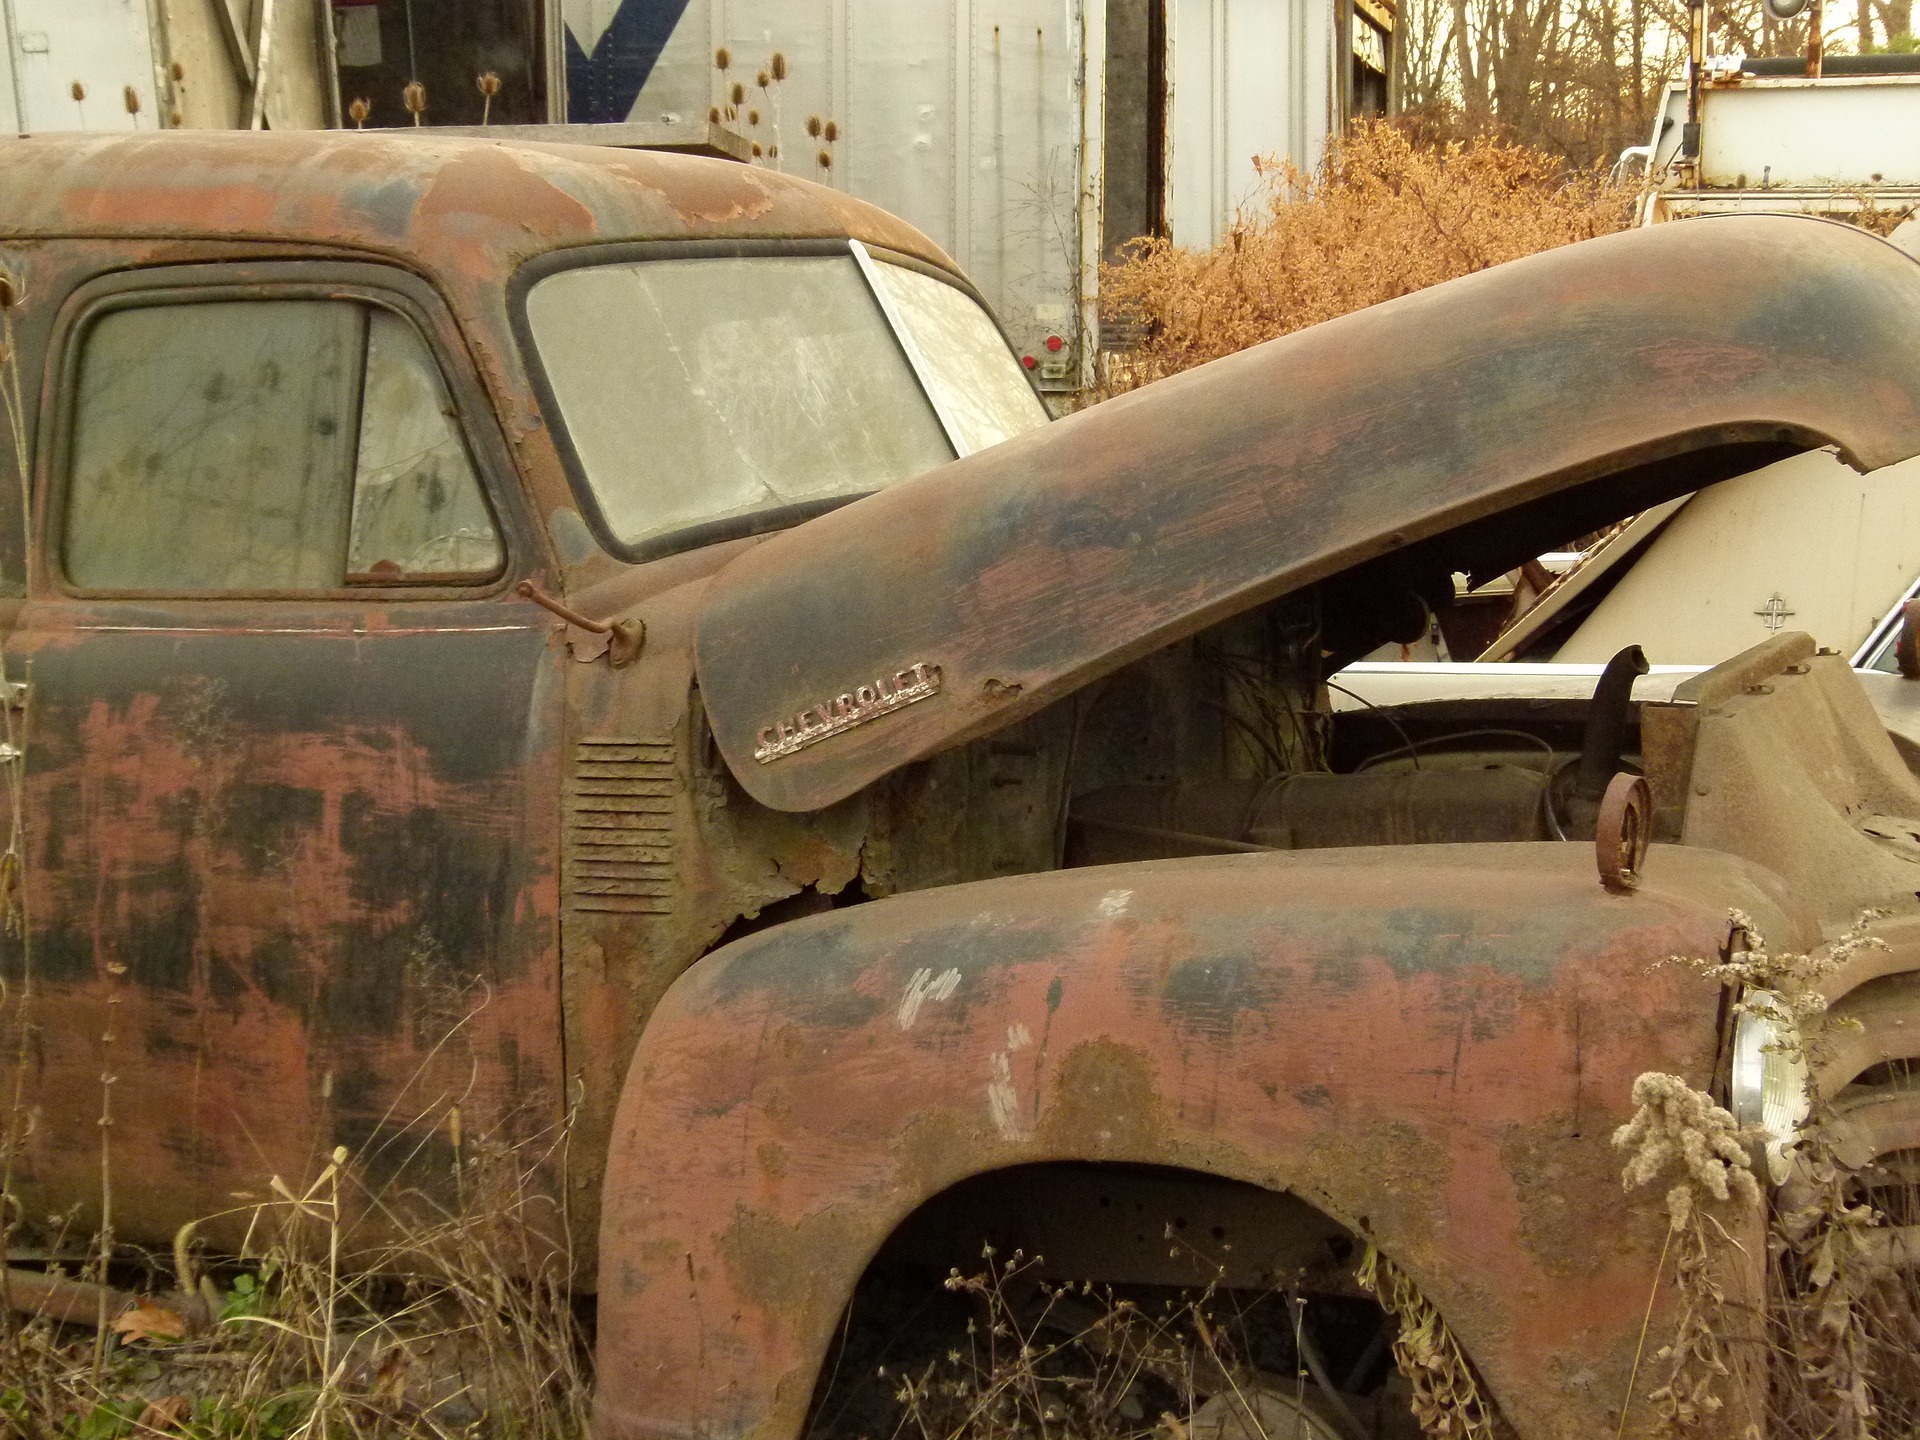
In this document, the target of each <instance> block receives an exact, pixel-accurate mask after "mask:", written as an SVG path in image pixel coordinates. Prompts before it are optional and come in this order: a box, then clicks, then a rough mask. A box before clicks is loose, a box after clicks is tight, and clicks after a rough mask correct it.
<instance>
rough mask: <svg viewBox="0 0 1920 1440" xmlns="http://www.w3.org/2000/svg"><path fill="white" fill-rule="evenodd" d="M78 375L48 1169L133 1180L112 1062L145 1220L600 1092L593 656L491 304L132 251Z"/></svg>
mask: <svg viewBox="0 0 1920 1440" xmlns="http://www.w3.org/2000/svg"><path fill="white" fill-rule="evenodd" d="M49 372H50V376H51V384H50V386H49V388H48V390H47V394H48V395H49V397H50V400H49V402H48V406H47V408H46V409H45V411H44V412H43V417H42V424H41V427H40V444H39V456H38V461H37V474H38V483H37V487H36V488H37V490H38V492H39V504H38V507H37V514H36V520H35V526H36V531H37V542H38V543H37V553H36V555H35V560H34V565H33V570H32V576H31V580H30V586H29V595H28V599H27V603H26V604H25V606H24V608H23V611H22V614H21V619H20V626H19V630H18V632H17V633H16V636H15V637H14V640H13V642H12V643H13V645H14V648H15V652H16V660H15V664H16V666H17V665H18V664H19V659H18V658H17V657H18V656H20V655H21V654H23V653H24V655H25V656H26V657H27V659H28V663H29V665H30V670H29V672H28V673H29V674H30V699H29V702H28V704H29V714H28V725H29V727H30V740H29V744H28V750H27V763H28V785H29V795H30V815H29V821H30V825H31V827H32V835H31V840H30V859H29V885H28V903H29V907H30V912H31V913H30V933H31V934H32V936H33V956H32V963H33V965H34V967H35V970H36V972H37V980H36V984H37V988H38V996H37V998H36V1001H35V1003H36V1005H37V1006H38V1018H37V1021H36V1023H37V1024H38V1026H39V1031H38V1045H39V1053H38V1056H37V1069H36V1070H35V1072H34V1074H33V1076H32V1078H31V1088H32V1090H33V1093H34V1096H35V1104H36V1105H37V1107H38V1115H37V1119H36V1123H35V1126H34V1129H33V1136H32V1139H31V1142H30V1146H29V1151H28V1155H27V1170H28V1173H29V1179H30V1181H31V1182H33V1183H34V1184H35V1185H36V1186H37V1188H38V1190H39V1192H40V1198H41V1199H43V1200H44V1201H46V1202H47V1203H48V1204H49V1205H52V1206H56V1207H57V1206H62V1205H65V1204H69V1203H73V1202H76V1201H79V1202H86V1203H88V1204H90V1203H91V1200H92V1198H93V1197H97V1195H98V1190H99V1181H98V1173H99V1164H100V1148H99V1147H100V1140H99V1136H100V1133H101V1130H100V1127H99V1126H98V1125H97V1124H96V1123H95V1122H96V1118H97V1117H98V1116H99V1115H100V1113H101V1110H102V1104H103V1088H104V1089H110V1090H111V1098H110V1104H111V1109H112V1114H113V1118H114V1124H113V1126H112V1127H111V1132H110V1134H111V1144H112V1149H113V1156H112V1162H113V1165H114V1167H115V1170H116V1173H117V1174H118V1175H120V1176H122V1177H123V1183H121V1184H119V1185H117V1186H116V1190H115V1205H114V1209H115V1221H116V1229H117V1231H118V1233H119V1234H120V1236H121V1237H122V1238H123V1239H128V1240H132V1239H147V1240H153V1239H159V1238H164V1237H165V1235H166V1234H168V1233H169V1232H171V1230H172V1229H173V1228H174V1227H176V1226H177V1225H179V1224H180V1223H182V1222H183V1221H184V1220H185V1219H188V1218H192V1217H194V1216H199V1215H206V1214H210V1213H212V1212H215V1211H229V1210H231V1209H232V1208H233V1207H234V1206H235V1205H236V1203H237V1202H236V1201H235V1199H234V1198H232V1197H233V1196H234V1195H235V1194H236V1193H241V1194H249V1195H261V1196H263V1197H264V1194H265V1188H266V1182H267V1180H268V1178H269V1177H270V1176H272V1175H275V1174H279V1175H281V1176H283V1177H285V1178H286V1179H287V1180H288V1181H289V1183H292V1182H293V1181H294V1180H295V1179H296V1177H298V1176H299V1175H301V1174H302V1173H304V1172H308V1171H310V1170H311V1169H312V1168H315V1167H316V1164H317V1163H324V1159H323V1158H322V1157H324V1156H325V1154H326V1153H327V1152H328V1151H329V1150H331V1149H332V1148H333V1147H334V1146H335V1145H345V1146H347V1147H348V1149H349V1150H350V1152H351V1153H352V1156H353V1160H352V1165H353V1167H354V1173H355V1175H356V1177H357V1179H358V1180H359V1181H360V1182H361V1183H363V1184H364V1185H365V1187H366V1191H365V1192H364V1197H363V1198H366V1197H377V1196H381V1195H382V1194H383V1193H384V1194H386V1195H388V1196H391V1195H393V1194H397V1193H398V1192H397V1191H396V1190H395V1189H394V1187H396V1186H402V1187H425V1188H426V1189H428V1190H429V1191H441V1192H444V1193H447V1194H451V1193H453V1192H455V1191H456V1190H457V1189H458V1188H459V1187H458V1186H457V1185H456V1184H455V1174H456V1170H457V1169H458V1168H459V1167H461V1166H462V1165H470V1164H471V1162H472V1156H473V1153H474V1151H475V1148H476V1146H478V1145H482V1144H486V1143H488V1142H490V1141H506V1142H513V1141H518V1140H520V1139H524V1138H525V1137H527V1136H529V1135H533V1134H537V1133H540V1132H543V1131H546V1130H548V1129H549V1128H550V1127H552V1126H553V1125H555V1124H556V1123H557V1121H558V1120H559V1118H560V1114H561V1110H562V1104H563V1094H562V1084H561V1066H560V1057H559V1035H560V1030H559V1009H558V988H557V981H558V976H557V973H556V967H557V945H556V927H555V920H554V901H553V898H552V897H553V875H554V854H555V837H554V832H555V828H556V824H557V804H556V801H555V799H554V795H555V793H556V787H557V769H556V763H557V753H558V751H557V735H558V713H557V712H558V703H559V702H558V694H557V684H556V669H557V667H556V666H554V665H553V664H552V663H550V661H549V660H548V658H547V655H546V644H547V641H546V635H547V631H548V626H547V624H546V623H545V616H544V614H543V613H542V612H540V611H538V610H537V609H535V608H534V607H533V606H531V605H529V604H527V603H526V602H524V601H520V600H518V599H516V598H514V597H513V596H512V586H513V584H514V583H515V581H516V580H517V579H518V578H519V577H521V576H522V575H525V574H527V573H529V570H530V567H534V566H537V564H538V561H537V560H536V557H535V548H534V547H535V542H534V541H533V539H532V538H531V537H532V534H533V532H532V530H531V527H530V526H529V525H528V523H527V519H526V516H525V515H524V513H523V509H522V504H521V500H520V497H519V493H518V487H517V483H516V482H515V480H514V471H513V469H512V466H511V464H510V462H509V460H508V458H507V451H506V449H505V446H504V445H503V443H502V440H501V437H500V435H499V433H498V431H497V429H496V427H495V425H494V422H493V418H492V415H491V411H490V409H489V407H488V406H487V404H486V402H485V399H484V392H483V391H482V389H481V388H480V386H479V385H478V383H477V381H476V379H475V377H474V375H473V374H472V373H471V371H470V370H469V368H468V365H467V361H466V358H465V351H464V348H463V346H462V344H461V342H460V337H459V332H458V331H457V329H456V328H455V327H454V325H453V324H452V322H451V319H450V317H448V315H447V314H446V313H445V311H444V310H443V308H442V307H441V305H440V303H439V301H438V300H437V298H436V297H435V295H434V293H433V292H432V291H431V289H430V288H429V287H427V286H425V285H423V284H421V283H419V282H417V281H415V280H413V279H412V278H411V277H407V276H404V275H401V274H399V273H398V272H394V271H390V270H388V269H386V268H384V267H377V266H360V265H341V264H327V265H322V264H309V263H304V262H303V263H259V264H246V265H241V264H233V263H228V264H221V265H197V266H180V267H171V268H160V269H145V270H132V271H127V272H124V273H122V274H119V275H116V276H111V277H107V278H104V279H101V280H99V281H97V282H94V283H92V284H90V285H87V286H83V287H82V288H81V289H79V290H78V291H76V292H75V293H74V294H73V296H72V297H71V298H70V299H69V300H68V301H67V302H66V303H65V304H64V305H63V306H62V308H61V311H60V315H59V318H58V320H57V322H56V325H55V328H54V336H53V339H52V342H51V345H50V363H49ZM108 1035H110V1036H111V1037H112V1038H111V1039H110V1040H104V1039H103V1037H104V1036H108ZM103 1074H111V1075H115V1076H117V1079H116V1080H115V1081H114V1082H113V1083H112V1085H111V1086H110V1087H103V1085H102V1082H101V1079H100V1077H101V1076H102V1075H103ZM39 1213H46V1212H45V1211H44V1210H43V1211H40V1212H39ZM86 1213H88V1211H87V1210H86V1209H83V1211H82V1214H83V1216H84V1215H85V1214H86ZM245 1218H246V1217H245V1215H244V1214H242V1215H240V1216H239V1217H237V1219H236V1220H235V1222H234V1225H235V1226H236V1227H237V1226H239V1225H243V1224H244V1221H245Z"/></svg>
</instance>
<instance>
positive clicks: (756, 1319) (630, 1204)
mask: <svg viewBox="0 0 1920 1440" xmlns="http://www.w3.org/2000/svg"><path fill="white" fill-rule="evenodd" d="M1645 873H1646V876H1647V878H1646V880H1645V881H1644V883H1643V885H1642V887H1641V888H1640V889H1639V890H1638V891H1636V892H1634V893H1632V894H1628V895H1615V894H1610V893H1608V892H1607V891H1605V890H1603V889H1602V888H1601V886H1600V884H1599V883H1598V881H1597V878H1596V875H1595V870H1594V864H1593V857H1592V851H1591V850H1590V849H1589V848H1588V847H1585V846H1579V845H1544V844H1543V845H1502V846H1447V847H1401V848H1394V849H1377V850H1342V851H1321V852H1311V853H1296V854H1274V855H1236V856H1229V857H1219V858H1207V859H1198V860H1179V861H1162V862H1153V863H1148V864H1139V865H1126V866H1107V867H1099V868H1092V869H1084V870H1073V871H1062V872H1057V873H1051V874H1042V875H1031V876H1022V877H1017V878H1012V879H1005V880H994V881H989V882H984V883H981V884H975V885H966V886H958V887H953V888H950V889H941V890H931V891H924V892H919V893H916V894H912V895H907V896H903V897H899V898H896V899H891V900H883V901H878V902H875V903H872V904H868V905H862V906H858V907H854V908H849V909H847V910H843V911H839V912H835V913H833V914H829V915H825V916H820V917H817V918H815V919H811V920H807V921H802V922H799V923H796V924H792V925H787V926H783V927H780V928H778V929H775V930H770V931H767V932H765V933H763V934H760V935H755V936H752V937H749V938H747V939H744V940H742V941H740V942H738V943H736V944H734V945H731V946H728V947H726V948H725V949H723V950H720V951H718V952H716V953H715V954H713V955H712V956H710V957H708V958H707V959H706V960H704V961H702V962H701V963H700V964H699V965H697V966H695V967H694V968H693V969H692V970H690V971H689V972H688V973H687V974H686V975H685V976H684V977H682V978H681V979H680V980H679V981H678V982H677V983H676V984H675V985H674V987H673V988H672V989H671V990H670V991H669V992H668V994H667V996H666V999H665V1000H664V1001H663V1002H662V1004H661V1005H660V1007H659V1009H658V1010H656V1011H655V1013H654V1017H653V1019H652V1021H651V1023H650V1024H649V1025H648V1027H647V1029H646V1031H645V1032H644V1033H643V1035H642V1036H641V1039H640V1043H639V1048H638V1050H637V1051H636V1053H635V1056H634V1060H633V1067H632V1069H631V1071H630V1072H629V1076H628V1080H627V1085H626V1089H625V1092H624V1094H623V1096H622V1098H621V1101H620V1108H619V1112H618V1116H617V1119H616V1124H615V1131H614V1139H613V1149H612V1153H611V1155H610V1158H609V1162H608V1168H607V1176H606V1186H605V1199H604V1205H605V1209H604V1220H603V1225H602V1231H601V1252H600V1253H601V1272H600V1302H599V1303H600V1331H599V1333H600V1342H599V1343H600V1368H599V1395H598V1400H597V1406H598V1409H597V1414H596V1424H597V1429H598V1431H599V1434H600V1435H601V1437H602V1440H612V1437H625V1436H636V1437H637V1436H648V1437H658V1436H664V1435H676V1436H678V1435H685V1436H702V1437H709V1436H716V1437H717V1436H726V1437H733V1436H755V1437H766V1440H774V1437H779V1440H786V1437H790V1436H792V1435H795V1434H796V1433H797V1432H798V1429H799V1426H800V1424H801V1422H802V1420H803V1418H804V1415H805V1411H806V1408H807V1404H808V1400H809V1398H810V1396H811V1393H812V1390H813V1385H814V1378H815V1375H816V1372H817V1370H818V1368H819V1366H820V1363H821V1361H822V1359H823V1357H824V1356H825V1354H826V1351H827V1348H828V1345H829V1344H830V1342H831V1339H832V1336H833V1333H834V1330H835V1326H836V1323H837V1321H838V1319H839V1317H840V1314H841V1311H842V1309H843V1307H844V1305H845V1304H846V1301H847V1299H848V1297H849V1295H850V1294H851V1293H852V1291H853V1288H854V1286H855V1284H856V1282H857V1281H858V1280H859V1277H860V1275H861V1273H862V1271H863V1269H864V1268H865V1266H866V1265H867V1263H868V1261H869V1259H870V1258H871V1257H872V1256H873V1254H874V1252H875V1251H876V1250H877V1249H878V1248H879V1246H880V1245H881V1243H882V1242H883V1241H884V1240H885V1239H886V1237H887V1236H888V1235H889V1234H890V1233H891V1232H892V1231H893V1229H894V1228H895V1227H896V1226H897V1225H898V1224H899V1223H900V1222H901V1221H902V1220H903V1219H904V1218H905V1217H906V1216H907V1215H908V1214H910V1213H911V1212H912V1211H913V1210H914V1209H915V1208H916V1207H918V1206H919V1205H920V1204H922V1203H923V1202H924V1201H926V1200H927V1199H928V1198H930V1197H931V1196H933V1195H935V1194H938V1193H939V1192H941V1191H943V1190H945V1189H946V1188H948V1187H950V1186H952V1185H954V1184H956V1183H957V1182H959V1181H961V1180H964V1179H966V1178H968V1177H969V1176H972V1175H976V1174H979V1173H982V1172H984V1171H988V1170H993V1169H997V1168H1000V1167H1004V1166H1008V1165H1015V1164H1023V1163H1027V1162H1034V1161H1057V1160H1092V1161H1115V1162H1136V1163H1146V1164H1156V1165H1166V1166H1177V1167H1183V1168H1187V1169H1191V1170H1196V1171H1204V1172H1207V1173H1210V1174H1214V1175H1219V1176H1223V1177H1228V1178H1232V1179H1237V1180H1243V1181H1248V1182H1251V1183H1254V1184H1258V1185H1262V1186H1265V1187H1268V1188H1270V1189H1273V1190H1285V1191H1290V1192H1292V1193H1293V1194H1295V1195H1297V1196H1299V1197H1300V1198H1302V1199H1304V1200H1306V1201H1307V1202H1309V1203H1310V1204H1313V1205H1315V1206H1317V1207H1319V1208H1320V1209H1322V1210H1324V1211H1326V1212H1327V1213H1328V1214H1330V1215H1332V1216H1333V1217H1334V1218H1336V1219H1338V1220H1340V1221H1341V1222H1343V1223H1344V1224H1346V1225H1348V1226H1350V1227H1352V1228H1354V1229H1357V1230H1361V1231H1365V1232H1367V1233H1369V1234H1371V1235H1372V1236H1374V1237H1376V1238H1377V1240H1378V1242H1379V1244H1380V1246H1381V1248H1382V1249H1383V1250H1384V1251H1386V1252H1387V1253H1389V1254H1391V1255H1392V1256H1393V1257H1394V1258H1395V1260H1396V1261H1397V1262H1398V1263H1399V1264H1400V1265H1401V1266H1402V1267H1403V1268H1405V1269H1406V1270H1408V1271H1409V1272H1410V1273H1411V1274H1412V1275H1414V1276H1415V1278H1416V1279H1417V1280H1418V1281H1419V1283H1420V1284H1421V1286H1422V1287H1423V1289H1424V1290H1425V1291H1426V1293H1427V1294H1428V1296H1429V1297H1430V1298H1431V1299H1432V1300H1433V1301H1434V1302H1435V1303H1436V1304H1437V1305H1438V1306H1439V1307H1440V1309H1441V1310H1442V1312H1443V1313H1444V1314H1445V1315H1446V1316H1447V1317H1448V1320H1449V1322H1450V1323H1451V1324H1452V1326H1453V1327H1454V1329H1455V1332H1456V1333H1457V1334H1458V1335H1459V1337H1460V1338H1461V1340H1462V1342H1463V1343H1464V1344H1465V1345H1466V1347H1467V1348H1468V1351H1469V1353H1470V1354H1471V1355H1472V1356H1473V1358H1474V1360H1475V1362H1476V1364H1477V1365H1478V1366H1479V1367H1480V1369H1481V1372H1482V1374H1483V1375H1484V1377H1485V1378H1486V1380H1487V1382H1488V1384H1489V1385H1490V1387H1491V1388H1492V1390H1493V1392H1494V1395H1495V1397H1496V1399H1497V1400H1498V1402H1499V1403H1500V1405H1501V1406H1502V1408H1503V1410H1504V1412H1505V1413H1506V1415H1507V1417H1508V1419H1509V1420H1511V1421H1512V1422H1513V1423H1514V1424H1515V1425H1516V1427H1517V1428H1518V1429H1519V1431H1520V1433H1521V1434H1522V1435H1571V1434H1594V1433H1600V1432H1601V1431H1602V1430H1605V1429H1608V1428H1610V1427H1611V1423H1612V1422H1611V1421H1609V1420H1608V1419H1607V1413H1608V1409H1609V1407H1615V1406H1617V1405H1618V1404H1619V1402H1620V1398H1621V1396H1622V1395H1623V1394H1624V1392H1625V1387H1626V1379H1627V1369H1628V1366H1629V1365H1630V1363H1631V1360H1632V1355H1633V1350H1634V1342H1635V1339H1636V1336H1637V1332H1638V1327H1639V1323H1640V1317H1641V1315H1642V1314H1643V1313H1644V1310H1645V1306H1646V1304H1647V1296H1648V1287H1649V1285H1650V1283H1651V1281H1652V1277H1653V1273H1654V1265H1655V1259H1656V1257H1657V1256H1658V1254H1659V1248H1660V1239H1661V1231H1662V1226H1663V1220H1662V1219H1661V1218H1660V1217H1658V1216H1657V1215H1655V1214H1654V1212H1653V1211H1652V1210H1650V1209H1649V1208H1648V1207H1647V1206H1646V1205H1645V1204H1643V1203H1641V1202H1639V1201H1638V1200H1628V1199H1626V1198H1623V1196H1622V1194H1621V1190H1620V1185H1619V1178H1618V1177H1619V1170H1620V1166H1619V1160H1618V1157H1617V1156H1616V1155H1615V1154H1614V1152H1613V1151H1612V1149H1611V1147H1610V1144H1609V1137H1610V1135H1611V1132H1612V1130H1613V1128H1614V1127H1615V1126H1616V1125H1618V1124H1620V1123H1621V1122H1623V1121H1624V1120H1625V1119H1626V1118H1627V1115H1628V1112H1629V1108H1630V1107H1629V1105H1628V1095H1629V1091H1630V1089H1631V1087H1632V1084H1633V1080H1634V1078H1635V1077H1636V1076H1637V1075H1638V1074H1640V1073H1641V1072H1642V1071H1645V1070H1650V1069H1659V1070H1668V1071H1672V1072H1675V1073H1678V1074H1682V1075H1686V1076H1688V1077H1690V1078H1691V1079H1693V1081H1694V1082H1695V1083H1696V1084H1704V1083H1705V1082H1706V1079H1707V1077H1708V1074H1709V1072H1710V1069H1711V1066H1712V1063H1713V1052H1714V1028H1715V1027H1714V1019H1715V1013H1716V1011H1715V1007H1716V1003H1717V989H1716V987H1715V986H1713V985H1712V984H1711V983H1710V982H1707V981H1704V980H1702V979H1700V978H1699V977H1698V976H1696V975H1694V974H1693V973H1692V972H1691V971H1688V970H1687V969H1685V968H1684V967H1681V966H1665V967H1658V968H1650V962H1652V961H1655V960H1658V959H1660V958H1662V957H1664V956H1667V955H1669V954H1673V953H1676V952H1680V953H1689V954H1698V955H1710V954H1713V953H1714V952H1715V951H1716V950H1718V948H1719V947H1720V945H1721V944H1722V943H1723V941H1724V938H1725V935H1726V930H1727V920H1726V912H1727V909H1728V908H1729V907H1732V906H1738V907H1739V908H1741V909H1744V910H1747V911H1749V912H1751V913H1752V914H1754V915H1755V917H1756V919H1757V920H1758V922H1759V924H1760V925H1761V927H1762V928H1763V929H1764V930H1765V931H1766V933H1767V934H1769V935H1775V934H1776V933H1777V934H1778V935H1779V936H1780V937H1781V938H1782V940H1783V941H1784V940H1785V939H1786V938H1787V937H1798V938H1800V939H1802V940H1805V939H1809V938H1811V937H1810V936H1809V935H1808V934H1807V930H1808V926H1807V925H1806V923H1805V922H1804V919H1803V918H1802V917H1800V916H1798V915H1797V914H1794V913H1792V912H1791V911H1790V910H1789V907H1788V906H1787V905H1786V903H1785V902H1784V901H1783V900H1782V899H1781V897H1780V895H1779V894H1778V886H1777V885H1776V884H1775V883H1773V882H1771V881H1770V879H1769V877H1768V876H1767V875H1766V873H1765V872H1763V871H1760V870H1757V869H1755V868H1754V867H1751V866H1748V865H1747V864H1745V863H1744V862H1741V861H1737V860H1734V859H1732V858H1730V857H1727V856H1724V855H1720V854H1716V853H1713V852H1709V851H1699V850H1685V849H1667V848H1661V849H1656V850H1655V851H1654V852H1653V854H1652V856H1651V858H1650V860H1649V862H1648V864H1647V865H1646V867H1645ZM1091 1278H1099V1277H1091Z"/></svg>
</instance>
